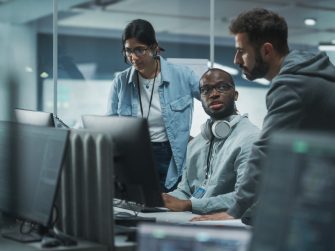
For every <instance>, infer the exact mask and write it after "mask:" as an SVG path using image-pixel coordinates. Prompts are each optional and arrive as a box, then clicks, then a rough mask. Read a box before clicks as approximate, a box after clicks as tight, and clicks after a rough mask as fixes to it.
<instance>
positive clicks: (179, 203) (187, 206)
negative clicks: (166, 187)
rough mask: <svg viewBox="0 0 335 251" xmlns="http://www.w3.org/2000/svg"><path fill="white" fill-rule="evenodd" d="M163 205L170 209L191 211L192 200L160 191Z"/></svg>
mask: <svg viewBox="0 0 335 251" xmlns="http://www.w3.org/2000/svg"><path fill="white" fill-rule="evenodd" d="M162 197H163V201H164V205H165V207H167V208H168V209H171V210H172V211H176V212H182V211H192V202H191V201H190V200H180V199H177V198H175V197H173V196H171V195H168V194H166V193H162Z"/></svg>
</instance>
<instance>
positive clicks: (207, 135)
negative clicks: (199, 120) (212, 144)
mask: <svg viewBox="0 0 335 251" xmlns="http://www.w3.org/2000/svg"><path fill="white" fill-rule="evenodd" d="M200 129H201V135H202V137H203V138H204V139H205V140H211V139H212V137H213V134H212V130H211V125H210V122H206V123H204V124H202V125H201V127H200Z"/></svg>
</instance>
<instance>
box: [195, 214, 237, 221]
mask: <svg viewBox="0 0 335 251" xmlns="http://www.w3.org/2000/svg"><path fill="white" fill-rule="evenodd" d="M205 220H235V218H234V217H233V216H230V215H229V214H227V213H226V212H222V213H218V214H212V215H202V216H198V217H194V218H192V219H190V221H205Z"/></svg>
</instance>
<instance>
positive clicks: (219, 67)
mask: <svg viewBox="0 0 335 251" xmlns="http://www.w3.org/2000/svg"><path fill="white" fill-rule="evenodd" d="M207 66H208V68H210V67H211V62H210V61H208V63H207ZM213 68H218V69H221V70H224V71H226V72H228V73H229V74H231V75H238V70H236V69H234V68H231V67H228V66H224V65H222V64H217V63H214V65H213Z"/></svg>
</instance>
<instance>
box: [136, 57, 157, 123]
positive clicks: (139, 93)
mask: <svg viewBox="0 0 335 251" xmlns="http://www.w3.org/2000/svg"><path fill="white" fill-rule="evenodd" d="M157 70H158V63H157V61H156V72H155V77H154V83H153V85H152V90H151V97H150V101H149V111H148V116H147V119H148V118H149V113H150V108H151V102H152V96H153V94H154V89H155V81H156V76H157ZM138 74H139V73H138V72H137V87H138V96H139V98H140V106H141V114H142V118H143V106H142V98H141V88H140V81H139V76H138Z"/></svg>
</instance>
